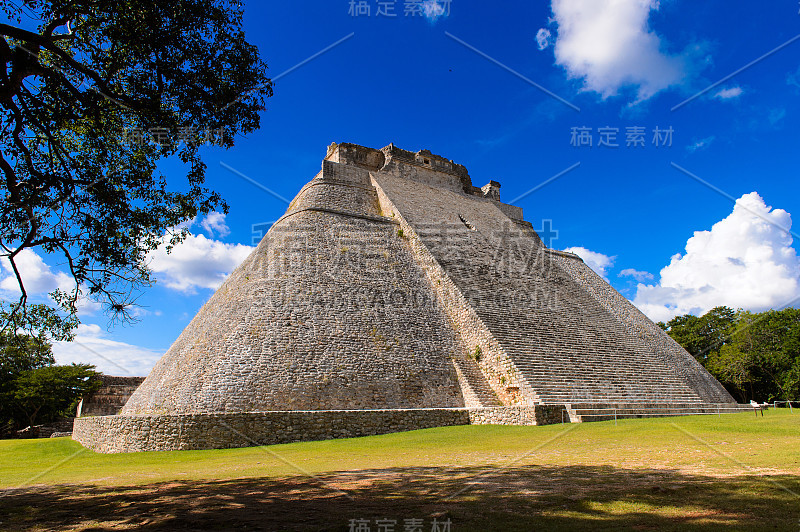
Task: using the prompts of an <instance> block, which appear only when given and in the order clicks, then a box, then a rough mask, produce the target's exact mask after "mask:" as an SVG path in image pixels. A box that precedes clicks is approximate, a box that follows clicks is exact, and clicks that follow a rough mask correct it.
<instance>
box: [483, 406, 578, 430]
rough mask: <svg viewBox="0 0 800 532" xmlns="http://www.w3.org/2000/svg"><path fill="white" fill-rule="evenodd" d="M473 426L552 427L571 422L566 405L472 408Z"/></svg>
mask: <svg viewBox="0 0 800 532" xmlns="http://www.w3.org/2000/svg"><path fill="white" fill-rule="evenodd" d="M469 422H470V423H471V424H472V425H552V424H554V423H562V422H569V415H568V414H567V410H566V408H565V407H564V405H538V406H501V407H487V408H470V409H469Z"/></svg>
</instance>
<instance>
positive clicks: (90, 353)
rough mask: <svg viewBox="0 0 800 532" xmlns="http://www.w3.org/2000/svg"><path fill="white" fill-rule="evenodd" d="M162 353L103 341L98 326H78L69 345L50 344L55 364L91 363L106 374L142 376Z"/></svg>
mask: <svg viewBox="0 0 800 532" xmlns="http://www.w3.org/2000/svg"><path fill="white" fill-rule="evenodd" d="M163 354H164V351H160V350H153V349H147V348H144V347H139V346H136V345H131V344H126V343H124V342H117V341H115V340H110V339H108V338H106V333H105V331H104V330H102V329H101V328H100V326H99V325H94V324H81V325H79V326H78V330H77V331H76V334H75V340H74V341H72V342H54V343H53V355H54V356H55V358H56V362H57V363H58V364H72V363H75V364H81V363H83V364H93V365H94V366H95V368H96V369H97V371H100V372H102V373H105V374H106V375H120V376H135V377H144V376H146V375H147V374H148V373H150V370H151V369H153V366H154V365H155V363H156V362H158V359H159V358H161V356H162V355H163Z"/></svg>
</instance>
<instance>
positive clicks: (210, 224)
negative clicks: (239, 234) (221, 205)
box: [200, 212, 231, 238]
mask: <svg viewBox="0 0 800 532" xmlns="http://www.w3.org/2000/svg"><path fill="white" fill-rule="evenodd" d="M200 225H201V227H202V228H203V229H205V230H206V231H207V232H208V234H209V236H211V237H212V238H213V237H214V236H217V237H219V238H225V237H226V236H228V235H229V234H231V230H230V228H229V227H228V224H226V223H225V214H224V213H221V212H211V213H209V214H208V216H206V217H205V218H203V221H202V222H200Z"/></svg>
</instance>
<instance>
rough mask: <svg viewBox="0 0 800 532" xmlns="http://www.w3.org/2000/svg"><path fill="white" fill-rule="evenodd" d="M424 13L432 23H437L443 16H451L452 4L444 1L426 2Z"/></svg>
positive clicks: (423, 6)
mask: <svg viewBox="0 0 800 532" xmlns="http://www.w3.org/2000/svg"><path fill="white" fill-rule="evenodd" d="M422 13H423V14H424V15H425V18H427V19H428V20H430V21H431V22H436V21H437V20H438V19H439V17H441V16H448V15H450V2H445V1H443V0H424V1H423V2H422Z"/></svg>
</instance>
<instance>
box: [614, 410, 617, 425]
mask: <svg viewBox="0 0 800 532" xmlns="http://www.w3.org/2000/svg"><path fill="white" fill-rule="evenodd" d="M614 426H615V427H616V426H617V409H616V408H615V409H614Z"/></svg>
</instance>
